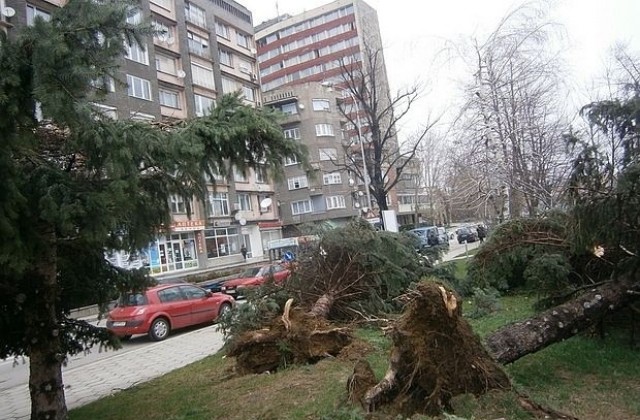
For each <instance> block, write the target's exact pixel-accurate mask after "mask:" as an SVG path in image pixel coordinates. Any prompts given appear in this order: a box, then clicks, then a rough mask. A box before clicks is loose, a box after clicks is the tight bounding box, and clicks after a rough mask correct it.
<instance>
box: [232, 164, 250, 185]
mask: <svg viewBox="0 0 640 420" xmlns="http://www.w3.org/2000/svg"><path fill="white" fill-rule="evenodd" d="M233 179H234V180H235V181H236V182H249V180H247V174H246V173H245V171H244V169H243V170H240V169H238V168H237V167H235V166H234V167H233Z"/></svg>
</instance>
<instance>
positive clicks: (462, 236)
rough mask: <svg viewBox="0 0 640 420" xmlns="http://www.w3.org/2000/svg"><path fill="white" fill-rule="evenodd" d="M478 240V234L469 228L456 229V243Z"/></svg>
mask: <svg viewBox="0 0 640 420" xmlns="http://www.w3.org/2000/svg"><path fill="white" fill-rule="evenodd" d="M477 240H478V232H476V230H475V229H472V228H470V227H466V226H465V227H461V228H460V229H458V243H459V244H461V243H463V242H467V243H469V242H475V241H477Z"/></svg>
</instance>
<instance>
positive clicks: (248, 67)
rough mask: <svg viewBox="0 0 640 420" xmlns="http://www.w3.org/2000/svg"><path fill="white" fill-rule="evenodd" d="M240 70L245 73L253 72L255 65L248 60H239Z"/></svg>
mask: <svg viewBox="0 0 640 420" xmlns="http://www.w3.org/2000/svg"><path fill="white" fill-rule="evenodd" d="M238 70H240V72H241V73H244V74H251V73H253V65H252V64H251V63H250V62H248V61H246V60H238Z"/></svg>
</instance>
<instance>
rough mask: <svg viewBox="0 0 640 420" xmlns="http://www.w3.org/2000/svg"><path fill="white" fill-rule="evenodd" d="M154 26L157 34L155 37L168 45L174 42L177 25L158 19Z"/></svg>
mask: <svg viewBox="0 0 640 420" xmlns="http://www.w3.org/2000/svg"><path fill="white" fill-rule="evenodd" d="M152 26H153V29H154V31H156V34H155V35H154V36H153V38H154V39H156V40H158V41H160V42H164V43H166V44H167V45H171V44H173V43H174V41H175V37H174V34H175V33H176V30H175V26H172V25H167V24H165V23H162V22H159V21H157V20H154V21H153V24H152Z"/></svg>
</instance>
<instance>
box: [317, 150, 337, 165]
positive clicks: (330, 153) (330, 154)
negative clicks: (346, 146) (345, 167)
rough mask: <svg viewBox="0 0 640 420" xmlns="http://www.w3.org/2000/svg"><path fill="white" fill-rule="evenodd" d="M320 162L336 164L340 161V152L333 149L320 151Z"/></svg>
mask: <svg viewBox="0 0 640 420" xmlns="http://www.w3.org/2000/svg"><path fill="white" fill-rule="evenodd" d="M318 154H319V157H320V160H330V161H333V162H336V161H337V160H338V151H337V150H336V149H335V148H333V147H328V148H322V149H318Z"/></svg>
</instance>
